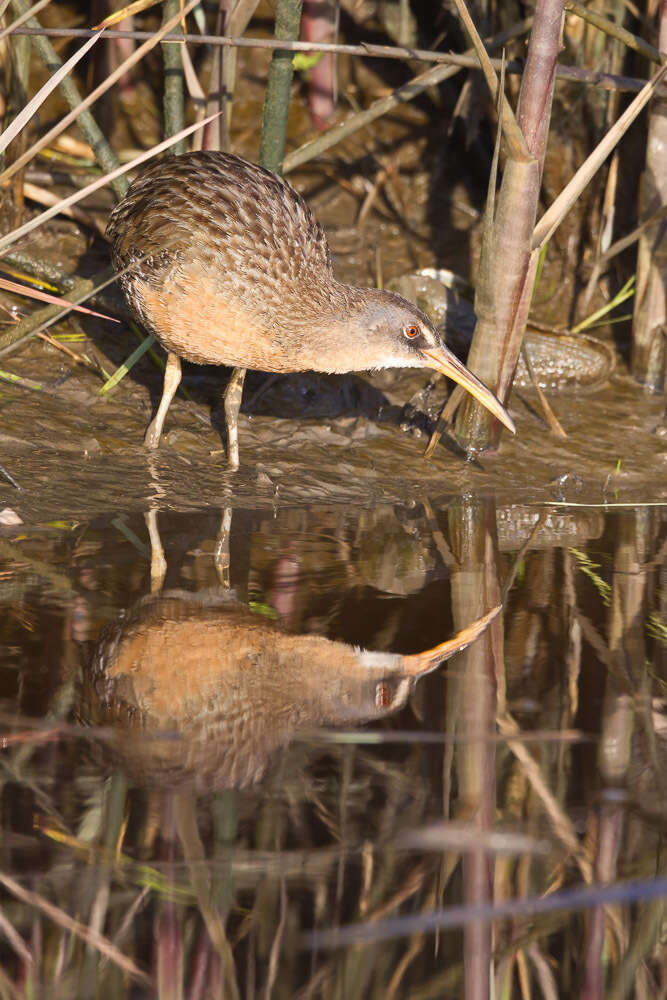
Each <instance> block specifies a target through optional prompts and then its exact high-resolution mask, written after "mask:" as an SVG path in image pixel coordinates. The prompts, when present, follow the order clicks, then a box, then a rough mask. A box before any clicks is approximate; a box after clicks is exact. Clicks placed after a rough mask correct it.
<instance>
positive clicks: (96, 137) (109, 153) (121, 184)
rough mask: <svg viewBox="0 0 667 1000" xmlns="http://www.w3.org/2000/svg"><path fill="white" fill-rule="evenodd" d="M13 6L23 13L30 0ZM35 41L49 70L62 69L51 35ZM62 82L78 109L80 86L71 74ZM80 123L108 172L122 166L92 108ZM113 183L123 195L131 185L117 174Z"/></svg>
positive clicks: (35, 24)
mask: <svg viewBox="0 0 667 1000" xmlns="http://www.w3.org/2000/svg"><path fill="white" fill-rule="evenodd" d="M12 6H13V7H14V10H15V11H16V13H17V14H19V15H22V14H25V13H26V12H27V11H28V10H29V9H30V4H29V3H28V0H12ZM28 25H29V26H30V27H31V28H39V27H40V24H39V21H38V20H37V18H36V17H31V18H30V19H29V20H28ZM32 43H33V45H34V47H35V50H36V51H37V52H38V53H39V55H40V56H41V58H42V61H43V62H44V65H45V66H46V68H47V69H48V70H49V72H51V73H55V72H56V70H58V69H60V67H61V66H62V60H61V58H60V56H59V55H58V54H57V53H56V50H55V49H54V48H53V46H52V45H51V42H50V41H49V40H48V38H45V37H44V36H43V35H33V36H32ZM59 86H60V90H61V92H62V95H63V97H64V98H65V100H66V101H67V103H68V104H69V106H70V108H72V109H74V108H76V107H78V105H79V104H81V101H82V100H83V98H82V97H81V94H80V93H79V89H78V87H77V86H76V84H75V83H74V81H73V80H72V79H71V77H69V76H66V77H65V78H64V79H63V80H61V81H60V84H59ZM78 125H79V128H80V129H81V131H82V133H83V135H84V137H85V139H86V141H87V142H88V143H89V145H90V147H91V149H92V151H93V153H94V154H95V159H96V160H97V162H98V163H99V165H100V167H101V168H102V170H104V171H105V172H107V173H108V172H110V171H112V170H115V169H116V167H117V166H118V159H117V158H116V154H115V153H114V151H113V150H112V148H111V146H110V145H109V143H108V142H107V140H106V139H105V137H104V135H103V134H102V131H101V129H100V127H99V125H98V124H97V122H96V121H95V119H94V117H93V116H92V114H91V113H90V111H84V112H82V113H81V114H80V115H79V118H78ZM111 184H112V187H113V189H114V192H115V193H116V195H117V196H118V198H122V197H123V195H124V194H125V192H126V191H127V188H128V180H127V178H126V177H123V176H120V177H116V178H114V180H113V181H112V182H111Z"/></svg>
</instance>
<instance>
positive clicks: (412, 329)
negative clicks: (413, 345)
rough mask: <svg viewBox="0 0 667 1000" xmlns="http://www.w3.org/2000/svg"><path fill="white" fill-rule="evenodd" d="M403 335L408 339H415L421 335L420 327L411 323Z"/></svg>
mask: <svg viewBox="0 0 667 1000" xmlns="http://www.w3.org/2000/svg"><path fill="white" fill-rule="evenodd" d="M403 336H404V337H407V338H408V340H414V339H415V337H418V336H419V327H418V326H415V325H414V323H410V325H409V326H406V327H405V329H404V330H403Z"/></svg>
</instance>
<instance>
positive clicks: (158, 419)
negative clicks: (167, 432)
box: [144, 352, 181, 448]
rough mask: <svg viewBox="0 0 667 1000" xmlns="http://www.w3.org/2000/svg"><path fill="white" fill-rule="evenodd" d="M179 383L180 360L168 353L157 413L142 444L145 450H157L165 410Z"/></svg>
mask: <svg viewBox="0 0 667 1000" xmlns="http://www.w3.org/2000/svg"><path fill="white" fill-rule="evenodd" d="M180 381H181V360H180V358H179V357H178V355H177V354H172V353H171V352H169V354H168V355H167V367H166V368H165V370H164V385H163V387H162V399H161V400H160V405H159V406H158V408H157V413H156V414H155V416H154V417H153V419H152V420H151V422H150V424H149V425H148V430H147V431H146V437H145V438H144V444H145V445H146V447H147V448H157V446H158V445H159V443H160V436H161V434H162V425H163V424H164V418H165V417H166V416H167V410H168V409H169V406H170V404H171V401H172V399H173V398H174V394H175V393H176V390H177V389H178V386H179V383H180Z"/></svg>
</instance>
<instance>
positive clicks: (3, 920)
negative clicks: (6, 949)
mask: <svg viewBox="0 0 667 1000" xmlns="http://www.w3.org/2000/svg"><path fill="white" fill-rule="evenodd" d="M0 934H4V936H5V937H6V938H7V941H8V942H9V944H10V945H11V947H12V948H13V950H14V951H15V952H16V954H17V955H18V956H19V957H20V958H21V959H22V960H23V961H24V962H25V963H26V965H32V964H33V961H34V960H33V957H32V952H31V951H30V948H28V945H27V944H26V943H25V941H24V940H23V938H22V937H21V935H20V934H19V932H18V931H17V930H16V928H15V927H14V925H13V924H12V923H11V921H10V920H9V918H8V917H7V916H6V915H5V914H4V913H3V911H2V910H0Z"/></svg>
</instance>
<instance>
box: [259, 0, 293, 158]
mask: <svg viewBox="0 0 667 1000" xmlns="http://www.w3.org/2000/svg"><path fill="white" fill-rule="evenodd" d="M301 7H302V0H278V6H277V8H276V26H275V31H274V34H275V36H276V38H278V39H281V40H286V41H294V40H296V39H297V38H298V37H299V27H300V25H301ZM293 75H294V66H293V64H292V53H291V52H289V51H288V50H287V49H276V50H275V52H274V53H273V57H272V59H271V64H270V66H269V76H268V80H267V84H266V97H265V99H264V121H263V124H262V139H261V143H260V147H259V162H260V163H261V165H262V166H263V167H266V168H267V170H275V171H276V172H277V173H282V167H283V158H284V156H285V144H286V140H287V117H288V115H289V98H290V89H291V86H292V77H293Z"/></svg>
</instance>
